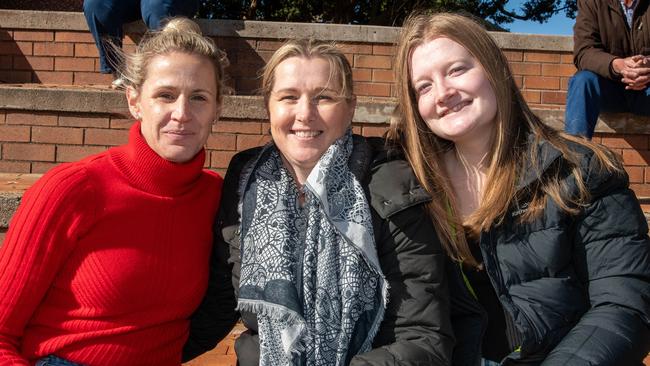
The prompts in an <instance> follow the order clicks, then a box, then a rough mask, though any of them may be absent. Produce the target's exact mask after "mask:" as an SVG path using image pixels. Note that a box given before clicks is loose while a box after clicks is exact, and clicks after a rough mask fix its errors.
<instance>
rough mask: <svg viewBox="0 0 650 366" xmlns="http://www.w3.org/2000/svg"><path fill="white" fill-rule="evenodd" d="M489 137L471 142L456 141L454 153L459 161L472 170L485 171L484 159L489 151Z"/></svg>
mask: <svg viewBox="0 0 650 366" xmlns="http://www.w3.org/2000/svg"><path fill="white" fill-rule="evenodd" d="M490 145H491V139H486V140H484V141H473V142H472V143H471V144H463V143H458V142H457V143H456V144H455V145H454V154H455V155H456V157H457V160H458V161H459V163H461V164H462V165H463V166H465V167H466V168H472V170H479V171H485V170H486V169H487V167H486V166H485V164H486V159H487V155H488V153H489V151H490Z"/></svg>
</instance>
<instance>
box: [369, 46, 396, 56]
mask: <svg viewBox="0 0 650 366" xmlns="http://www.w3.org/2000/svg"><path fill="white" fill-rule="evenodd" d="M396 52H397V48H396V47H395V46H382V45H373V46H372V54H373V55H386V56H395V53H396Z"/></svg>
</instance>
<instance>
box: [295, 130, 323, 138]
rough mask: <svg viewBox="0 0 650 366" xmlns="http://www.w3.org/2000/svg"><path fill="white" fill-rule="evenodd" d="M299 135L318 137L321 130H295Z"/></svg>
mask: <svg viewBox="0 0 650 366" xmlns="http://www.w3.org/2000/svg"><path fill="white" fill-rule="evenodd" d="M294 133H295V134H296V136H298V137H316V136H318V135H320V131H295V132H294Z"/></svg>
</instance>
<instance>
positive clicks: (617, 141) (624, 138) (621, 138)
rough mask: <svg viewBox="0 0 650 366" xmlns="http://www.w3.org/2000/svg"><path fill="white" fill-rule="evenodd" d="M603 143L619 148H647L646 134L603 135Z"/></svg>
mask: <svg viewBox="0 0 650 366" xmlns="http://www.w3.org/2000/svg"><path fill="white" fill-rule="evenodd" d="M601 143H602V144H603V145H605V146H607V147H609V148H619V149H634V150H646V149H648V136H646V135H608V136H603V138H602V142H601Z"/></svg>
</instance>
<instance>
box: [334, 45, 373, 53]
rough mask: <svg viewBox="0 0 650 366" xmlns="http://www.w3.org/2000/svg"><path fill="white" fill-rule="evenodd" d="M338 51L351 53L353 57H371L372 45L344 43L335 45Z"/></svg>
mask: <svg viewBox="0 0 650 366" xmlns="http://www.w3.org/2000/svg"><path fill="white" fill-rule="evenodd" d="M337 47H338V49H339V50H341V52H343V53H352V54H355V55H371V54H372V53H373V52H372V45H369V44H363V43H345V44H339V45H337Z"/></svg>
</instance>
